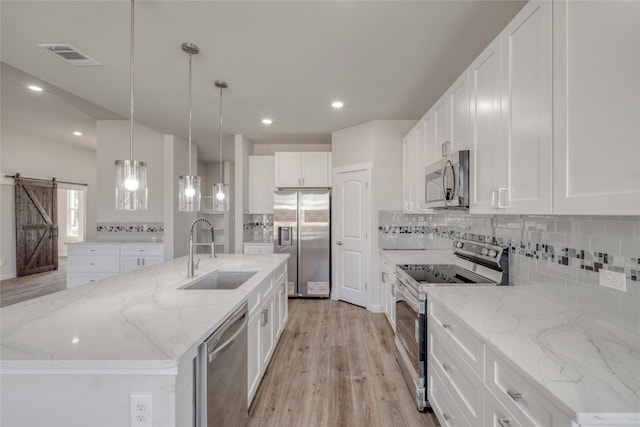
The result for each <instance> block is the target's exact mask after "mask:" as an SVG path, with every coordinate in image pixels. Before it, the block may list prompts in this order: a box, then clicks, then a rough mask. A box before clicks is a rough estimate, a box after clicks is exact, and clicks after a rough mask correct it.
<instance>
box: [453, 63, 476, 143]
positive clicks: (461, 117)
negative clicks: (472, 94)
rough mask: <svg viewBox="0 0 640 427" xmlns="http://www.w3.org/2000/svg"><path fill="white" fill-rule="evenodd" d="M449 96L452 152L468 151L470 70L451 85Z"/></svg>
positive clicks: (465, 71)
mask: <svg viewBox="0 0 640 427" xmlns="http://www.w3.org/2000/svg"><path fill="white" fill-rule="evenodd" d="M447 93H448V94H449V102H450V104H451V107H450V108H451V114H450V116H449V117H450V125H449V132H450V135H449V141H451V147H450V150H451V152H452V153H453V152H456V151H460V150H468V149H469V148H470V143H469V116H470V107H471V105H470V101H469V70H468V69H466V70H464V73H462V75H461V76H460V77H458V80H456V81H455V83H453V85H451V87H450V88H449V90H448V91H447Z"/></svg>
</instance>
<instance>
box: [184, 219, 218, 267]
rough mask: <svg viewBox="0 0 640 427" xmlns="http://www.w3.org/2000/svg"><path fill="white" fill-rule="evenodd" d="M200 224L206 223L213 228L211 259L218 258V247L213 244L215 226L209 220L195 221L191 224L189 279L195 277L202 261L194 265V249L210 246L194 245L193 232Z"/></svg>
mask: <svg viewBox="0 0 640 427" xmlns="http://www.w3.org/2000/svg"><path fill="white" fill-rule="evenodd" d="M199 222H206V223H207V224H209V226H210V227H211V255H210V258H215V257H216V246H215V243H214V242H213V224H212V223H211V221H209V220H208V219H207V218H203V217H199V218H196V219H194V220H193V222H192V223H191V231H190V232H189V265H188V269H187V277H189V278H191V277H193V276H194V275H195V271H196V270H197V269H198V264H199V263H200V259H198V262H196V263H195V264H194V263H193V247H194V246H208V245H209V243H193V230H194V228H195V227H196V224H197V223H199Z"/></svg>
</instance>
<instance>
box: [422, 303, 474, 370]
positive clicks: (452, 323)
mask: <svg viewBox="0 0 640 427" xmlns="http://www.w3.org/2000/svg"><path fill="white" fill-rule="evenodd" d="M429 324H430V325H432V326H433V327H434V328H436V329H440V331H441V332H443V334H444V336H445V337H446V339H447V341H448V342H449V343H451V344H452V345H453V346H454V347H455V348H456V350H457V351H458V353H459V354H460V356H461V357H462V358H463V359H464V360H465V361H466V362H467V363H468V364H469V366H471V367H472V368H473V370H474V371H475V372H476V373H477V374H478V375H479V376H480V378H481V379H483V380H484V343H483V342H482V340H481V339H480V338H478V337H477V336H476V335H474V334H473V333H472V332H471V331H470V330H469V329H467V327H466V326H464V325H463V324H462V323H461V322H460V321H459V320H458V319H456V318H455V317H454V316H453V315H452V314H451V313H450V312H449V311H448V310H447V309H446V308H444V307H443V306H442V305H440V304H438V303H434V302H430V303H429Z"/></svg>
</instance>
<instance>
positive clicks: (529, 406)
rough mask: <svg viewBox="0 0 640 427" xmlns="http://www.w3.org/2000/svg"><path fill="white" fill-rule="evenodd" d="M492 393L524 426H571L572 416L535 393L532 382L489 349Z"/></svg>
mask: <svg viewBox="0 0 640 427" xmlns="http://www.w3.org/2000/svg"><path fill="white" fill-rule="evenodd" d="M486 356H487V380H486V384H487V387H488V388H489V390H491V391H492V392H493V394H494V395H495V396H496V397H497V398H498V400H499V401H500V403H502V404H503V405H504V406H505V408H507V410H508V411H510V412H511V413H512V414H513V416H514V417H515V419H516V420H517V421H518V422H519V423H520V424H521V425H523V426H549V427H556V426H570V425H571V421H570V419H569V417H568V416H566V415H565V414H564V413H563V412H561V411H560V410H559V409H558V408H557V407H556V406H555V405H554V404H553V403H552V402H551V401H550V400H549V399H547V398H546V397H544V396H543V395H542V393H541V392H539V391H538V390H537V389H535V388H534V387H533V386H532V385H531V384H530V380H529V379H528V378H527V377H526V376H525V375H524V374H522V373H520V372H518V371H516V369H515V368H513V367H512V366H511V365H509V364H507V363H506V362H505V361H504V360H503V359H502V358H501V357H499V356H498V355H497V354H496V352H495V351H493V350H490V349H487V355H486Z"/></svg>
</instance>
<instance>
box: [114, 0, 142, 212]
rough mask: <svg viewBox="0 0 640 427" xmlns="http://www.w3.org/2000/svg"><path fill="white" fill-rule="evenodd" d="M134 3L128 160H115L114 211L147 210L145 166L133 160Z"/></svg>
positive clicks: (132, 5) (130, 66) (130, 63)
mask: <svg viewBox="0 0 640 427" xmlns="http://www.w3.org/2000/svg"><path fill="white" fill-rule="evenodd" d="M134 6H135V3H134V0H131V52H130V58H129V59H130V60H129V97H130V123H129V160H116V163H115V165H116V182H115V184H116V209H117V210H127V211H146V210H147V164H146V163H145V162H141V161H138V160H133V123H134V122H133V104H134V103H133V92H134V90H133V89H134V73H133V71H134V62H133V58H134V56H133V52H134V51H133V48H134V43H133V41H134V23H135V14H134V12H135V7H134Z"/></svg>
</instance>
